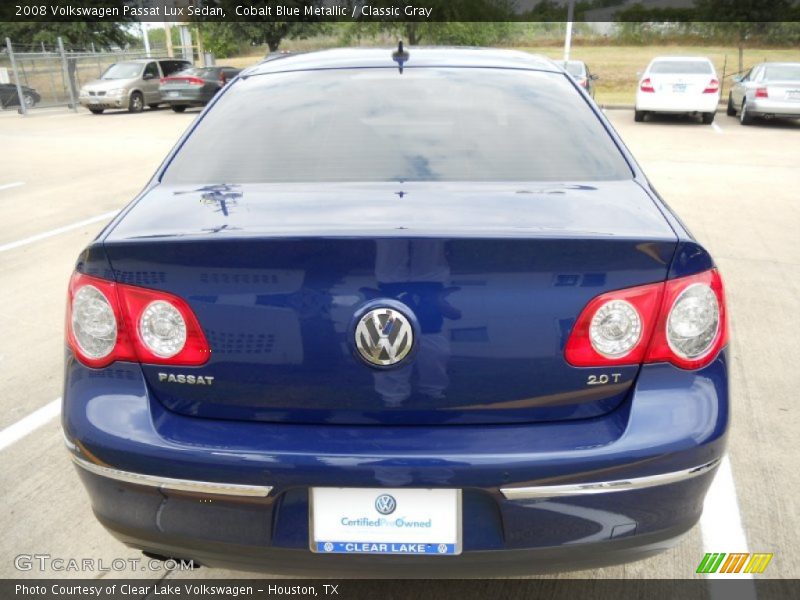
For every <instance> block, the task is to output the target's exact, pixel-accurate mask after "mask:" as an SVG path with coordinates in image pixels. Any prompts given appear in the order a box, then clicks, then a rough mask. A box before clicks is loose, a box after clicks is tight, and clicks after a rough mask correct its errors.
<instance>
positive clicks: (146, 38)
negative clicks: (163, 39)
mask: <svg viewBox="0 0 800 600" xmlns="http://www.w3.org/2000/svg"><path fill="white" fill-rule="evenodd" d="M139 26H140V27H141V28H142V41H144V54H145V56H147V58H150V35H149V34H148V33H147V27H145V25H144V23H139Z"/></svg>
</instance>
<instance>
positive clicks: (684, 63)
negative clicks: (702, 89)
mask: <svg viewBox="0 0 800 600" xmlns="http://www.w3.org/2000/svg"><path fill="white" fill-rule="evenodd" d="M711 72H712V70H711V64H710V63H707V62H706V61H704V60H659V61H656V62H654V63H653V64H652V65H650V73H651V74H652V73H654V74H656V75H659V74H667V73H670V74H676V75H708V74H710V73H711Z"/></svg>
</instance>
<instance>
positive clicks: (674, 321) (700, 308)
mask: <svg viewBox="0 0 800 600" xmlns="http://www.w3.org/2000/svg"><path fill="white" fill-rule="evenodd" d="M704 323H705V324H706V327H705V328H703V324H704ZM727 343H728V320H727V311H726V308H725V291H724V288H723V285H722V278H721V277H720V275H719V272H718V271H717V270H716V269H711V270H710V271H704V272H703V273H698V274H697V275H691V276H689V277H682V278H680V279H673V280H671V281H667V282H666V283H665V287H664V299H663V302H662V303H661V310H660V311H659V318H658V323H657V324H656V328H655V335H654V336H653V341H652V342H651V343H650V349H649V350H648V352H647V358H646V359H645V362H648V363H654V362H671V363H672V364H673V365H675V366H677V367H681V368H682V369H698V368H700V367H703V366H705V365H707V364H708V363H709V362H711V361H712V360H713V359H714V357H715V356H716V355H717V353H718V352H719V351H720V350H721V349H722V348H723V347H724V346H725V344H727Z"/></svg>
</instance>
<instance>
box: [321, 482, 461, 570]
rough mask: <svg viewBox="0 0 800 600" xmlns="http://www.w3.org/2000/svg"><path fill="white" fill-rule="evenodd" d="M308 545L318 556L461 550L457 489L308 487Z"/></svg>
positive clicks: (428, 552)
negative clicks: (321, 554)
mask: <svg viewBox="0 0 800 600" xmlns="http://www.w3.org/2000/svg"><path fill="white" fill-rule="evenodd" d="M309 500H310V515H309V529H310V536H309V537H310V540H309V542H310V547H311V551H312V552H320V553H323V554H424V555H426V556H430V555H434V556H446V555H453V554H461V490H438V489H437V490H425V489H405V488H397V489H372V488H312V489H311V493H310V499H309Z"/></svg>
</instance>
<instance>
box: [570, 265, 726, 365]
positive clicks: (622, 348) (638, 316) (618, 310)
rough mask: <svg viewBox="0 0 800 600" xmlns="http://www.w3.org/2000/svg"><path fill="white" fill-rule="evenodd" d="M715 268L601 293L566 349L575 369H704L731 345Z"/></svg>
mask: <svg viewBox="0 0 800 600" xmlns="http://www.w3.org/2000/svg"><path fill="white" fill-rule="evenodd" d="M727 340H728V332H727V324H726V319H725V298H724V293H723V287H722V279H721V278H720V276H719V273H718V272H717V270H716V269H712V270H710V271H705V272H703V273H699V274H697V275H691V276H689V277H681V278H680V279H673V280H670V281H666V282H663V283H654V284H649V285H643V286H637V287H633V288H627V289H623V290H617V291H614V292H608V293H606V294H602V295H600V296H598V297H596V298H594V299H593V300H591V301H590V302H589V304H588V305H587V306H586V308H584V309H583V311H582V312H581V314H580V316H579V317H578V320H577V321H576V323H575V326H574V327H573V329H572V333H571V334H570V337H569V339H568V340H567V344H566V347H565V350H564V355H565V358H566V360H567V362H568V363H569V364H571V365H573V366H576V367H602V366H608V365H621V364H638V363H642V362H644V363H655V362H670V363H672V364H674V365H675V366H678V367H681V368H683V369H697V368H699V367H702V366H705V365H706V364H708V363H709V362H711V360H713V359H714V357H715V356H716V355H717V353H718V352H719V350H720V349H722V347H723V346H725V344H726V343H727Z"/></svg>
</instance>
